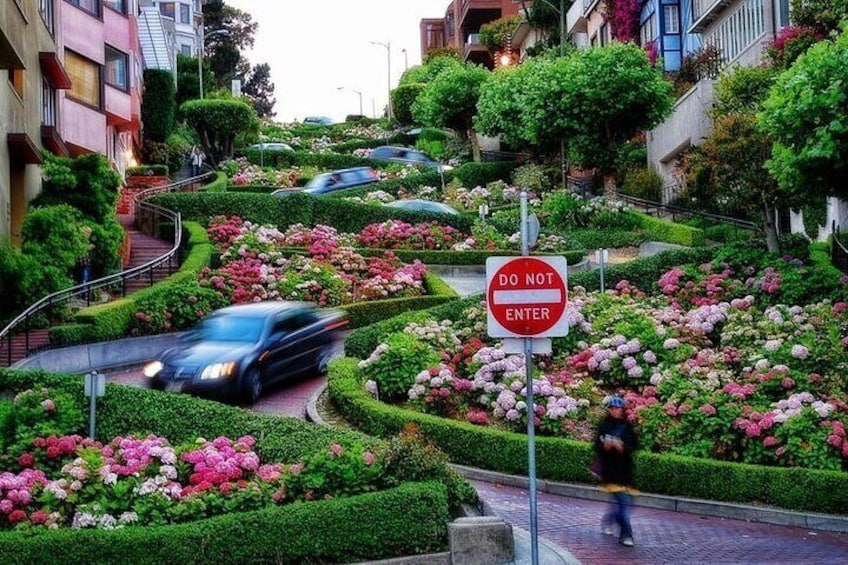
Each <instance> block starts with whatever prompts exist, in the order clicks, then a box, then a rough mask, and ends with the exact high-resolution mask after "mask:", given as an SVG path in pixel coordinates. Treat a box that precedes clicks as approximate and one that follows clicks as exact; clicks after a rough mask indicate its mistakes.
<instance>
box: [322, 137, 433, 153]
mask: <svg viewBox="0 0 848 565" xmlns="http://www.w3.org/2000/svg"><path fill="white" fill-rule="evenodd" d="M415 141H416V137H415V136H414V135H409V134H408V133H396V134H395V135H392V136H390V137H384V138H382V139H357V140H354V141H346V142H344V143H337V144H335V145H333V146H331V147H330V150H332V151H333V152H335V153H352V152H353V151H355V150H357V149H373V148H375V147H382V146H383V145H399V146H403V147H407V146H413V145H415Z"/></svg>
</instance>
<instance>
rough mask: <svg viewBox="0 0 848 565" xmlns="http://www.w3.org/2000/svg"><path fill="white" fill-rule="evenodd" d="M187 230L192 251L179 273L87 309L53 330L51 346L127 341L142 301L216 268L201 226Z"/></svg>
mask: <svg viewBox="0 0 848 565" xmlns="http://www.w3.org/2000/svg"><path fill="white" fill-rule="evenodd" d="M183 228H184V230H185V231H184V233H183V241H185V242H186V245H187V247H188V254H187V255H186V258H185V260H183V263H182V265H181V266H180V270H179V271H177V272H176V273H174V274H173V275H171V276H170V277H168V278H166V279H165V280H163V281H160V282H158V283H156V284H155V285H153V286H150V287H148V288H145V289H142V290H140V291H138V292H134V293H133V294H131V295H129V296H127V297H124V298H121V299H120V300H114V301H112V302H108V303H106V304H97V305H95V306H90V307H88V308H83V309H82V310H80V311H79V312H77V313H76V314H75V315H74V317H73V320H72V321H71V322H70V323H68V324H63V325H61V326H54V327H52V328H50V343H51V344H52V345H56V346H66V345H73V344H77V343H94V342H99V341H109V340H113V339H121V338H124V337H126V336H127V335H128V334H129V330H130V325H131V323H132V317H133V316H134V315H135V313H136V311H137V309H136V306H135V305H136V302H137V301H138V300H139V299H141V298H145V297H148V296H151V295H161V294H168V293H169V292H170V291H171V287H172V286H173V285H175V284H179V283H181V282H183V281H186V280H194V279H196V278H197V275H198V274H199V273H200V271H201V270H203V269H204V268H206V267H208V266H210V265H211V264H212V258H213V255H214V253H215V249H214V247H213V245H212V244H211V243H210V241H209V237H208V236H207V235H206V230H205V229H204V228H203V226H201V225H200V224H196V223H193V222H185V223H183Z"/></svg>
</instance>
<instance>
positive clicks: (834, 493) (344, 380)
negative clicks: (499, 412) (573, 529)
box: [328, 358, 848, 513]
mask: <svg viewBox="0 0 848 565" xmlns="http://www.w3.org/2000/svg"><path fill="white" fill-rule="evenodd" d="M358 362H359V361H358V359H352V358H343V359H339V360H336V361H334V362H333V363H332V364H331V366H330V373H329V378H328V390H329V394H330V398H331V399H332V400H333V403H334V404H335V406H336V407H337V409H338V410H340V411H341V412H342V413H343V415H344V417H345V418H346V419H347V420H348V421H349V422H351V423H352V424H354V425H355V426H357V428H358V429H360V430H362V431H364V432H366V433H369V434H372V435H377V436H390V435H394V434H396V433H398V432H399V431H400V430H402V429H403V427H404V426H406V425H407V424H410V423H414V424H416V425H417V426H419V427H420V428H421V431H422V433H423V434H424V436H425V437H427V438H428V439H429V440H431V441H432V442H434V443H435V444H436V445H437V446H438V447H439V449H441V450H442V451H444V452H445V453H447V454H448V455H449V456H450V457H451V460H452V461H453V462H454V463H459V464H463V465H471V466H474V467H481V468H485V469H490V470H494V471H500V472H503V473H509V474H526V473H527V437H526V436H525V435H524V434H518V433H512V432H506V431H502V430H495V429H491V428H485V427H480V426H475V425H473V424H470V423H467V422H459V421H453V420H448V419H445V418H439V417H437V416H432V415H429V414H422V413H419V412H414V411H411V410H404V409H402V408H398V407H395V406H390V405H387V404H383V403H381V402H379V401H377V400H375V399H374V398H372V397H371V396H370V395H368V394H367V393H366V392H365V391H364V389H363V384H362V382H361V379H360V372H359V369H358V367H357V365H358ZM593 457H594V456H593V450H592V446H591V445H590V444H589V443H582V442H576V441H571V440H566V439H562V438H553V437H537V438H536V472H537V476H539V477H541V478H543V479H548V480H555V481H567V482H591V481H592V476H591V475H590V473H589V470H588V469H589V465H590V464H591V461H592V459H593ZM635 484H636V487H637V488H638V489H640V490H643V491H646V492H653V493H658V494H669V495H675V496H685V497H692V498H704V499H709V500H720V501H727V502H740V503H763V504H770V505H774V506H777V507H780V508H787V509H793V510H806V511H815V512H830V513H842V512H844V511H845V508H848V473H842V472H838V471H820V470H811V469H801V468H781V467H765V466H756V465H746V464H741V463H726V462H721V461H711V460H708V459H697V458H690V457H680V456H671V455H658V454H651V453H644V452H640V453H637V457H636V471H635Z"/></svg>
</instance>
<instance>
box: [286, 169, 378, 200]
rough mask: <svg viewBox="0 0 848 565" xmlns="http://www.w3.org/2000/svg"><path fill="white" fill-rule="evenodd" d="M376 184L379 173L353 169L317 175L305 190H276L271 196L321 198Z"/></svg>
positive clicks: (370, 170) (372, 170)
mask: <svg viewBox="0 0 848 565" xmlns="http://www.w3.org/2000/svg"><path fill="white" fill-rule="evenodd" d="M375 182H380V175H378V174H377V171H375V170H374V169H372V168H371V167H353V168H350V169H339V170H338V171H332V172H329V173H321V174H320V175H315V176H314V177H312V179H311V180H310V181H309V182H308V183H306V187H304V188H303V190H292V189H280V190H275V191H274V192H272V193H271V195H273V196H286V195H288V194H291V193H292V192H305V193H306V194H311V195H313V196H320V195H322V194H327V193H328V192H335V191H336V190H344V189H345V188H352V187H354V186H360V185H363V184H371V183H375Z"/></svg>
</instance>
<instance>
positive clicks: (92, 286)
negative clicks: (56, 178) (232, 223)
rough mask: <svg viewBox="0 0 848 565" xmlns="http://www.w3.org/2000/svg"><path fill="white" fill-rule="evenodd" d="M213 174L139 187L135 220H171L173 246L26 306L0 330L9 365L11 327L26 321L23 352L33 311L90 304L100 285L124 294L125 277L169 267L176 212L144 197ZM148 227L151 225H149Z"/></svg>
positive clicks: (177, 241) (177, 238) (177, 239)
mask: <svg viewBox="0 0 848 565" xmlns="http://www.w3.org/2000/svg"><path fill="white" fill-rule="evenodd" d="M214 176H215V173H214V172H209V173H204V174H202V175H200V176H197V177H191V178H188V179H184V180H181V181H178V182H175V183H171V184H168V185H164V186H158V187H153V188H149V189H147V190H143V191H140V192H138V193H136V194H135V195H134V196H133V204H134V208H135V219H136V223H139V216H140V215H141V214H143V213H149V214H151V219H155V218H156V217H157V216H164V217H165V218H167V219H169V220H171V221H173V222H174V245H173V247H172V248H171V250H170V251H168V252H167V253H165V254H163V255H161V256H159V257H157V258H155V259H152V260H150V261H148V262H147V263H145V264H143V265H139V266H138V267H133V268H132V269H127V270H125V271H121V272H119V273H114V274H112V275H108V276H105V277H101V278H99V279H95V280H93V281H90V282H87V283H83V284H79V285H76V286H72V287H70V288H66V289H63V290H59V291H56V292H54V293H52V294H48V295H47V296H45V297H44V298H42V299H40V300H38V301H37V302H35V303H34V304H32V305H31V306H30V307H29V308H27V309H26V310H24V311H23V312H21V313H20V314H18V316H16V317H15V318H14V319H13V320H12V321H11V322H9V323H8V324H7V325H6V327H5V328H3V329H2V330H0V343H2V342H3V339H4V338H8V339H7V347H8V352H7V354H8V362H9V364H10V365H11V359H12V339H11V338H12V330H14V329H15V328H16V327H17V326H18V325H20V324H21V323H22V322H26V325H27V328H26V330H25V331H27V343H26V344H25V348H26V350H27V351H29V320H30V319H31V318H32V317H33V316H35V315H36V314H38V313H40V312H41V311H42V310H45V309H47V308H52V307H54V306H57V305H60V304H63V303H65V302H68V301H69V300H71V299H72V298H75V297H79V296H83V295H84V296H85V297H86V304H87V305H91V293H92V292H93V291H95V290H98V289H100V288H104V287H109V286H114V285H116V284H119V283H120V284H121V293H122V295H123V296H125V295H126V283H127V281H128V280H132V279H135V278H137V277H140V276H142V275H144V274H148V273H149V275H150V282H151V284H152V282H153V270H154V269H156V268H158V267H161V266H162V265H163V264H165V263H167V264H168V268H169V269H170V268H171V267H172V265H171V260H172V259H173V258H174V256H176V255H178V253H179V252H180V247H181V245H182V218H181V216H180V213H179V212H174V211H172V210H168V209H167V208H163V207H162V206H158V205H156V204H151V203H150V202H145V201H144V200H146V199H147V198H149V197H151V196H153V195H155V194H161V193H164V192H176V191H178V190H181V189H182V188H184V187H186V186H189V185H194V184H197V183H201V182H206V181H207V180H209V179H210V178H212V177H214ZM151 228H153V226H151Z"/></svg>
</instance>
